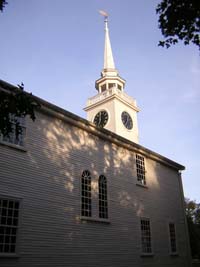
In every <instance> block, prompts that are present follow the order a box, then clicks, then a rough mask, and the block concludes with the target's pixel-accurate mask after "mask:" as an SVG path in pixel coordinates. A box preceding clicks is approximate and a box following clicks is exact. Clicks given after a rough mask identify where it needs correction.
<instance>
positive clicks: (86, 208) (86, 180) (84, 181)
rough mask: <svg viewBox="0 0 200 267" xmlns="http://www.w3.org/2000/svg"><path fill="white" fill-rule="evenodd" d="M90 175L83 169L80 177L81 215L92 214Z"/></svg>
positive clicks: (88, 215)
mask: <svg viewBox="0 0 200 267" xmlns="http://www.w3.org/2000/svg"><path fill="white" fill-rule="evenodd" d="M91 197H92V196H91V175H90V172H89V171H87V170H85V171H83V173H82V178H81V215H82V216H86V217H91V216H92V198H91Z"/></svg>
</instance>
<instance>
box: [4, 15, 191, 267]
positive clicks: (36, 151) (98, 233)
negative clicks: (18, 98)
mask: <svg viewBox="0 0 200 267" xmlns="http://www.w3.org/2000/svg"><path fill="white" fill-rule="evenodd" d="M124 86H125V80H124V79H123V78H122V77H120V76H119V73H118V70H117V69H116V68H115V64H114V60H113V55H112V49H111V44H110V38H109V30H108V20H107V17H106V16H105V51H104V66H103V70H102V72H101V77H100V78H99V79H98V80H96V83H95V87H96V90H97V94H96V95H95V96H93V97H91V98H89V99H88V101H87V104H86V107H85V109H84V110H85V111H86V113H87V120H85V119H83V118H80V117H78V116H77V115H75V114H72V113H70V112H68V111H66V110H64V109H61V108H59V107H57V106H55V105H53V104H51V103H48V102H46V101H45V100H43V99H39V98H38V97H36V96H34V97H35V99H36V100H37V101H38V102H39V103H40V104H41V108H40V109H38V110H37V111H36V121H35V122H32V121H31V120H30V119H29V118H26V120H25V121H24V120H21V123H22V124H21V126H22V128H23V132H22V134H21V135H20V136H18V137H16V136H15V133H12V134H11V135H10V137H4V136H2V135H1V136H0V266H2V267H35V266H38V267H44V266H45V267H66V266H69V267H133V266H135V267H142V266H151V267H188V266H191V258H190V248H189V239H188V230H187V222H186V218H185V212H184V195H183V188H182V180H181V171H182V170H184V166H182V165H180V164H179V163H176V162H174V161H172V160H170V159H168V158H166V157H164V156H162V155H160V154H158V153H156V152H153V151H151V150H149V149H147V148H145V147H143V146H142V145H140V144H139V139H138V123H137V113H138V112H139V109H138V107H137V104H136V101H135V99H133V98H132V97H130V96H129V95H127V94H126V93H125V92H124ZM2 89H3V90H8V91H12V90H16V87H15V86H13V85H11V84H8V83H7V82H5V81H2V80H0V90H2ZM13 127H14V125H13Z"/></svg>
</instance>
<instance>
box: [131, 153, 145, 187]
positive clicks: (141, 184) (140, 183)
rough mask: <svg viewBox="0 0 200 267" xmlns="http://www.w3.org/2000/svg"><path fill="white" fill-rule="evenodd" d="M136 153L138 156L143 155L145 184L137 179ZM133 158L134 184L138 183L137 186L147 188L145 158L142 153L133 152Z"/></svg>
mask: <svg viewBox="0 0 200 267" xmlns="http://www.w3.org/2000/svg"><path fill="white" fill-rule="evenodd" d="M136 155H138V156H140V157H143V159H144V176H145V184H143V183H142V182H140V181H139V180H138V176H137V160H136ZM134 160H135V172H136V185H139V186H141V187H144V188H148V185H147V170H146V158H145V157H144V156H143V155H142V154H139V153H135V154H134Z"/></svg>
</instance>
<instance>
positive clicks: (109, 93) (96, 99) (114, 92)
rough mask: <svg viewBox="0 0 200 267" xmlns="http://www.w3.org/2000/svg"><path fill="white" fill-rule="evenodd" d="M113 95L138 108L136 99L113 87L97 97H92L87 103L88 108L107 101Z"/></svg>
mask: <svg viewBox="0 0 200 267" xmlns="http://www.w3.org/2000/svg"><path fill="white" fill-rule="evenodd" d="M112 95H118V96H119V97H121V98H122V99H123V100H125V101H126V102H128V103H129V104H131V105H134V106H136V101H135V99H133V98H132V97H130V96H129V95H127V94H126V93H124V92H122V91H121V90H119V89H118V88H116V87H112V88H110V89H108V90H106V91H104V92H102V93H100V94H98V95H95V96H93V97H90V98H89V99H88V101H87V106H90V105H93V104H95V103H97V102H99V101H101V100H103V99H106V98H108V97H110V96H112Z"/></svg>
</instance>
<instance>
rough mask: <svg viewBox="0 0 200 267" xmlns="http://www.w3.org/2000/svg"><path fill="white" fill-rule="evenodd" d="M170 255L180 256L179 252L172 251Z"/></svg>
mask: <svg viewBox="0 0 200 267" xmlns="http://www.w3.org/2000/svg"><path fill="white" fill-rule="evenodd" d="M170 256H172V257H177V256H178V252H171V253H170Z"/></svg>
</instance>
